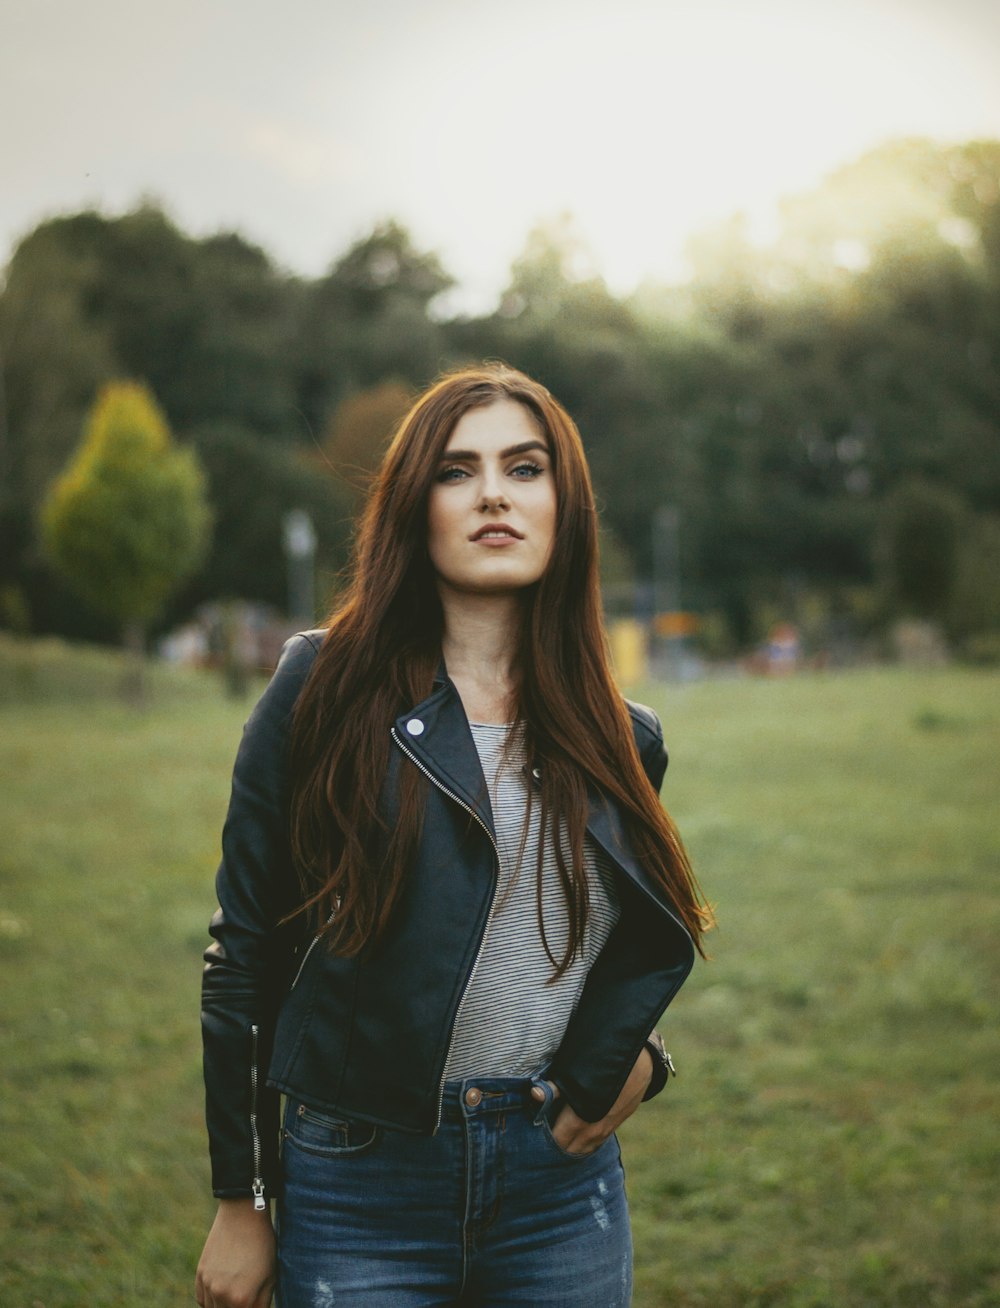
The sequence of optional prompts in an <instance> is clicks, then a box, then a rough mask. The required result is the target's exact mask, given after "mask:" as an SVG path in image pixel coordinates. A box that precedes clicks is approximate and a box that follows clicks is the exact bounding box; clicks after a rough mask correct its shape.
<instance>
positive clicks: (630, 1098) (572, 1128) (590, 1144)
mask: <svg viewBox="0 0 1000 1308" xmlns="http://www.w3.org/2000/svg"><path fill="white" fill-rule="evenodd" d="M652 1075H653V1059H652V1057H651V1056H650V1053H649V1050H648V1049H645V1048H644V1049H642V1050H641V1051H640V1053H639V1057H638V1058H637V1059H636V1060H635V1063H634V1064H633V1066H632V1070H631V1072H629V1074H628V1080H627V1081H626V1082H625V1084H624V1085H623V1086H622V1092H621V1094H620V1095H619V1096H618V1098H617V1099H616V1100H615V1102H614V1103H613V1104H612V1105H611V1108H610V1110H609V1111H608V1113H607V1115H606V1116H605V1117H602V1118H601V1119H600V1121H598V1122H585V1121H584V1120H583V1118H582V1117H577V1115H576V1113H574V1112H573V1110H572V1108H570V1106H569V1104H565V1103H564V1104H563V1106H562V1108H561V1109H560V1110H559V1113H558V1115H557V1117H556V1118H555V1121H553V1122H552V1124H551V1126H550V1127H549V1130H550V1131H551V1132H552V1138H553V1139H554V1140H555V1142H556V1144H557V1145H558V1146H559V1148H560V1149H564V1150H565V1151H566V1153H569V1154H592V1153H594V1151H595V1150H597V1149H600V1147H601V1145H602V1144H603V1143H604V1141H605V1140H606V1139H607V1138H608V1136H609V1135H610V1134H611V1132H612V1131H616V1130H617V1129H618V1127H619V1126H621V1124H622V1122H624V1121H625V1119H626V1118H627V1117H631V1116H632V1114H633V1113H634V1112H635V1110H636V1109H637V1108H638V1107H639V1105H640V1104H641V1103H642V1096H643V1095H644V1094H645V1093H646V1087H647V1086H648V1085H649V1081H650V1078H651V1077H652ZM548 1084H549V1085H551V1086H552V1091H553V1094H554V1095H555V1097H556V1099H558V1098H559V1087H558V1086H555V1085H552V1082H551V1081H550V1082H549V1083H548ZM531 1093H532V1095H533V1096H534V1097H535V1098H536V1099H538V1100H542V1099H544V1098H545V1095H544V1092H543V1091H542V1090H539V1089H536V1090H532V1092H531Z"/></svg>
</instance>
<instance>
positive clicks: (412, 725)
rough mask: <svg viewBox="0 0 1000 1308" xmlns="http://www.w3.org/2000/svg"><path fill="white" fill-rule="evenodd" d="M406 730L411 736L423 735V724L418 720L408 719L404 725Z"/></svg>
mask: <svg viewBox="0 0 1000 1308" xmlns="http://www.w3.org/2000/svg"><path fill="white" fill-rule="evenodd" d="M406 730H407V731H408V732H409V733H410V735H411V736H420V735H422V734H423V730H424V724H423V723H422V722H421V721H420V719H419V718H410V720H409V722H407V724H406Z"/></svg>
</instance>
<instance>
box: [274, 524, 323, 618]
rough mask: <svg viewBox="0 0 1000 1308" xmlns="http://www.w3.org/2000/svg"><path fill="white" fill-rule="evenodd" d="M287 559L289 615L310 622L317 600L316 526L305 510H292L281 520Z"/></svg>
mask: <svg viewBox="0 0 1000 1308" xmlns="http://www.w3.org/2000/svg"><path fill="white" fill-rule="evenodd" d="M282 525H283V528H284V533H283V539H284V546H285V558H286V560H287V561H288V616H289V617H290V618H291V619H292V621H293V622H302V623H305V624H307V625H308V624H309V623H311V622H312V621H313V617H314V609H315V603H316V596H315V591H316V585H315V580H314V577H315V560H316V529H315V528H314V527H313V525H312V519H311V518H310V517H309V514H308V513H306V511H305V509H292V510H290V512H288V513H286V514H285V518H284V522H283V524H282Z"/></svg>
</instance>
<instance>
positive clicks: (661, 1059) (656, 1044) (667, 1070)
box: [642, 1031, 677, 1103]
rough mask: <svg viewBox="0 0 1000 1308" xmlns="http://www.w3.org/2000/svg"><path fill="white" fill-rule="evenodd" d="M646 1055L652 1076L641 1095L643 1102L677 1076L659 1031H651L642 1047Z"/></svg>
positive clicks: (656, 1093)
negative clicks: (647, 1055)
mask: <svg viewBox="0 0 1000 1308" xmlns="http://www.w3.org/2000/svg"><path fill="white" fill-rule="evenodd" d="M643 1048H644V1049H645V1051H646V1053H647V1054H649V1058H650V1062H651V1065H652V1075H651V1076H650V1078H649V1084H648V1085H647V1087H646V1093H645V1094H644V1095H643V1097H642V1098H643V1102H644V1103H645V1101H646V1100H647V1099H652V1098H653V1096H654V1095H658V1094H659V1093H660V1091H661V1090H662V1089H663V1087H664V1086H665V1085H666V1084H667V1082H668V1081H669V1080H670V1078H671V1077H672V1076H676V1075H677V1070H676V1068H675V1067H674V1064H673V1060H672V1059H671V1057H670V1055H669V1054H668V1053H667V1050H666V1046H665V1045H664V1043H663V1037H662V1036H661V1035H660V1033H659V1031H651V1032H650V1035H649V1038H648V1039H647V1041H646V1043H645V1045H644V1046H643Z"/></svg>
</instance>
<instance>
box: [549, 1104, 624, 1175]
mask: <svg viewBox="0 0 1000 1308" xmlns="http://www.w3.org/2000/svg"><path fill="white" fill-rule="evenodd" d="M561 1108H562V1100H561V1099H557V1100H555V1102H554V1103H552V1104H550V1105H549V1107H548V1108H547V1109H546V1111H545V1112H544V1113H543V1114H542V1115H541V1117H540V1119H539V1125H540V1126H541V1128H542V1134H543V1135H544V1137H545V1139H546V1140H547V1141H548V1143H549V1145H551V1147H552V1148H553V1149H554V1150H555V1152H556V1153H557V1154H558V1155H559V1157H560V1158H568V1159H569V1160H570V1161H571V1162H574V1163H580V1162H583V1161H584V1160H585V1159H587V1158H594V1157H596V1156H597V1154H599V1153H600V1152H601V1150H602V1149H604V1148H605V1147H606V1146H607V1144H608V1141H609V1140H613V1139H614V1133H612V1134H611V1135H609V1136H608V1137H607V1139H606V1140H602V1141H601V1143H600V1144H599V1145H598V1146H597V1148H596V1149H591V1151H590V1153H587V1154H581V1153H571V1152H570V1151H569V1150H568V1149H564V1148H563V1147H562V1145H561V1144H560V1143H559V1142H558V1140H556V1138H555V1136H554V1135H553V1134H552V1125H553V1123H554V1122H555V1120H556V1118H557V1117H558V1116H559V1110H560V1109H561Z"/></svg>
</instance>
